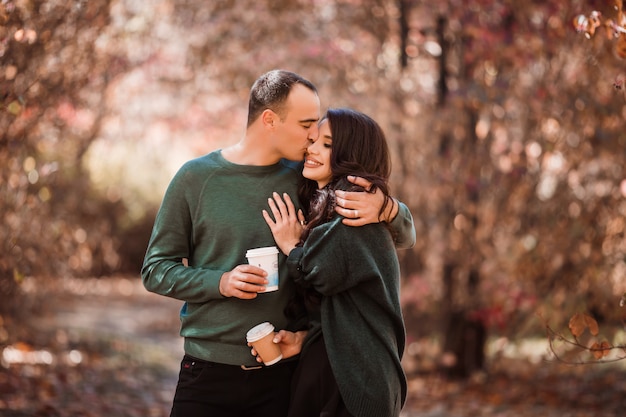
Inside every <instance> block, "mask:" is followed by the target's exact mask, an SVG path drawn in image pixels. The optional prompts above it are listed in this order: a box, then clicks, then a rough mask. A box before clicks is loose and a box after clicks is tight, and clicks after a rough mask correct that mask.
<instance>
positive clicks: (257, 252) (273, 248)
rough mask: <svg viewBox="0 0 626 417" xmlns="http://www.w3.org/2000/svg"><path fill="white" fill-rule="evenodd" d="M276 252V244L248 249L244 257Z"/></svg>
mask: <svg viewBox="0 0 626 417" xmlns="http://www.w3.org/2000/svg"><path fill="white" fill-rule="evenodd" d="M276 253H278V248H277V247H276V246H267V247H265V248H256V249H249V250H248V251H247V252H246V258H249V257H253V256H265V255H274V254H276Z"/></svg>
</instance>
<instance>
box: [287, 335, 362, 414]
mask: <svg viewBox="0 0 626 417" xmlns="http://www.w3.org/2000/svg"><path fill="white" fill-rule="evenodd" d="M289 417H353V416H352V414H350V412H349V411H348V409H347V408H346V405H345V403H344V402H343V399H342V398H341V394H340V392H339V387H337V381H336V380H335V375H334V374H333V370H332V368H331V366H330V362H329V361H328V354H327V353H326V346H325V345H324V339H323V337H319V338H318V339H316V340H315V341H314V342H312V343H311V345H310V346H309V348H308V349H307V350H306V351H304V352H302V355H301V356H300V359H299V361H298V367H297V368H296V370H295V373H294V375H293V386H292V392H291V405H290V406H289Z"/></svg>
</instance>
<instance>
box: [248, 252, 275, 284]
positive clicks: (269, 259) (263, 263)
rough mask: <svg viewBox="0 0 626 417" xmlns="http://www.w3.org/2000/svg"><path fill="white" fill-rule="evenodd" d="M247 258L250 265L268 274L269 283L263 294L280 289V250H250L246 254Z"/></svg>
mask: <svg viewBox="0 0 626 417" xmlns="http://www.w3.org/2000/svg"><path fill="white" fill-rule="evenodd" d="M246 258H248V263H249V264H250V265H254V266H258V267H259V268H262V269H264V270H265V271H266V272H267V280H268V281H269V282H268V283H267V286H266V287H265V291H263V292H270V291H276V290H277V289H278V248H277V247H276V246H267V247H264V248H256V249H250V250H248V251H247V252H246Z"/></svg>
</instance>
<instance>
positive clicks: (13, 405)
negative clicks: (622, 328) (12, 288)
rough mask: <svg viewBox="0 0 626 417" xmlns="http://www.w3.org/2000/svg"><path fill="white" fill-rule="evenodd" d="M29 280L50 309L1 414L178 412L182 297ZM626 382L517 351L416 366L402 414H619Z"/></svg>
mask: <svg viewBox="0 0 626 417" xmlns="http://www.w3.org/2000/svg"><path fill="white" fill-rule="evenodd" d="M25 288H26V289H27V291H29V292H31V293H32V295H33V297H30V300H31V301H30V303H33V304H36V303H38V305H37V306H35V307H36V308H34V310H36V311H40V312H41V314H40V315H38V317H37V318H36V319H34V320H33V323H32V324H30V326H32V327H30V328H29V329H28V331H26V330H25V331H24V333H23V335H24V337H23V338H22V339H24V342H20V343H16V344H13V345H12V346H9V347H8V348H6V349H4V351H3V352H2V355H1V356H0V359H1V360H2V366H0V416H3V417H26V416H37V417H65V416H68V417H69V416H71V417H75V416H76V417H78V416H81V417H82V416H87V417H100V416H114V417H127V416H128V417H135V416H137V417H139V416H141V417H144V416H148V417H167V416H169V410H170V407H171V401H172V398H173V394H174V389H175V387H176V381H177V373H178V366H179V362H180V359H181V358H182V354H183V349H182V338H181V337H180V336H179V334H178V331H179V319H178V311H179V309H180V307H181V305H182V303H181V302H180V301H177V300H173V299H169V298H167V297H162V296H158V295H155V294H151V293H149V292H147V291H146V290H145V289H144V288H143V285H142V284H141V281H140V279H139V278H138V277H110V278H106V279H71V280H59V281H53V282H52V286H47V287H44V285H43V284H42V283H41V282H34V281H33V282H27V283H26V285H25ZM33 300H38V301H37V302H36V303H34V302H33ZM625 387H626V372H624V368H623V367H619V366H614V367H610V368H609V367H606V366H602V367H594V366H593V365H591V366H587V367H565V366H562V365H558V364H554V363H534V364H531V363H527V362H524V361H523V359H519V360H511V361H510V362H507V363H499V364H498V366H497V367H496V366H494V364H493V363H492V369H491V370H490V372H489V374H485V375H479V376H478V377H476V378H472V379H470V380H467V381H453V380H452V381H451V380H447V379H445V378H443V377H442V376H441V375H438V374H436V373H429V374H422V375H419V374H416V375H411V376H410V378H409V394H408V400H407V404H406V406H405V408H404V410H403V412H402V415H401V417H513V416H515V417H527V416H528V417H530V416H532V417H557V416H558V417H617V416H621V415H623V412H624V410H626V388H625Z"/></svg>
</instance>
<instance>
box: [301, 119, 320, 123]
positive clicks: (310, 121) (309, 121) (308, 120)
mask: <svg viewBox="0 0 626 417" xmlns="http://www.w3.org/2000/svg"><path fill="white" fill-rule="evenodd" d="M319 120H320V119H319V118H318V119H304V120H300V123H317V122H318V121H319Z"/></svg>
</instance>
